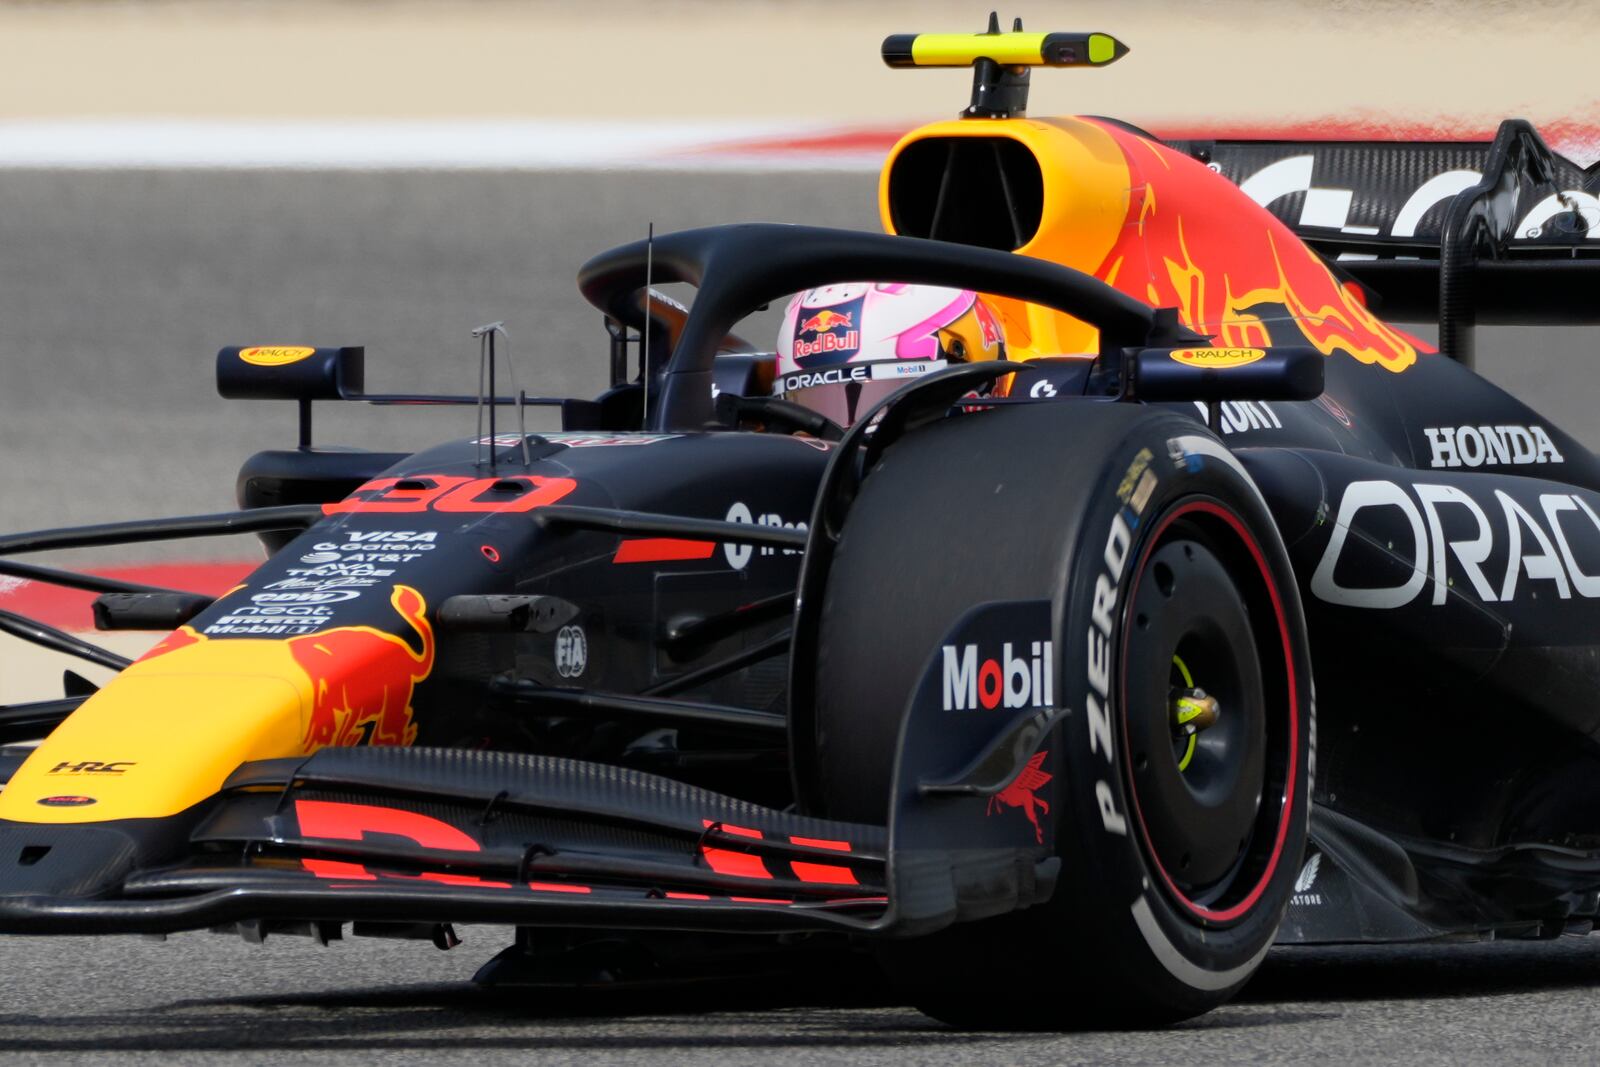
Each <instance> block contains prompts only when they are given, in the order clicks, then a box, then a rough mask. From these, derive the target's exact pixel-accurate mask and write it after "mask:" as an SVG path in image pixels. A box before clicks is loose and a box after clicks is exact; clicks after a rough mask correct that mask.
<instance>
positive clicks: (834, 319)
mask: <svg viewBox="0 0 1600 1067" xmlns="http://www.w3.org/2000/svg"><path fill="white" fill-rule="evenodd" d="M853 318H855V315H854V314H853V313H851V312H845V313H844V314H840V313H839V312H837V311H834V310H833V309H832V308H823V309H822V310H821V311H819V312H817V313H816V314H815V315H812V316H810V317H809V318H807V319H806V320H805V321H804V322H802V323H800V325H799V326H797V327H795V333H828V332H830V331H832V330H836V329H838V328H839V327H841V326H844V327H848V326H849V325H850V320H851V319H853Z"/></svg>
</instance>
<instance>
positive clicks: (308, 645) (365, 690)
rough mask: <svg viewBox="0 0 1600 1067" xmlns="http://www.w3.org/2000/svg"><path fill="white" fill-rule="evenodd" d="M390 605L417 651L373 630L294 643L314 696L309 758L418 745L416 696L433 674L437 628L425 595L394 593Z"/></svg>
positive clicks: (407, 590) (348, 630) (400, 589)
mask: <svg viewBox="0 0 1600 1067" xmlns="http://www.w3.org/2000/svg"><path fill="white" fill-rule="evenodd" d="M389 603H390V604H392V605H393V606H394V609H395V611H397V612H399V613H400V617H401V618H403V619H404V620H405V621H406V622H407V623H408V624H409V625H410V626H411V628H412V629H413V630H414V631H415V632H416V635H417V638H418V640H419V641H420V643H421V650H420V651H415V650H413V649H412V647H411V646H410V645H409V644H408V643H407V642H406V641H405V639H404V638H402V637H400V636H399V635H397V634H391V633H385V632H383V631H382V630H377V629H374V628H373V627H370V626H334V627H331V628H329V629H326V630H322V631H320V632H318V633H314V634H306V635H304V636H302V637H291V638H289V640H288V645H289V648H290V651H291V652H293V654H294V659H295V662H296V663H298V664H299V665H300V666H301V668H302V669H303V670H304V671H305V672H306V674H308V675H310V677H311V685H312V690H313V694H314V696H313V703H312V706H311V719H310V723H309V725H308V726H307V727H306V735H305V739H304V747H305V749H306V751H308V752H310V751H313V750H315V749H319V748H322V747H324V746H328V745H337V746H349V745H369V744H370V745H409V744H411V743H412V742H413V741H415V740H416V738H417V727H416V724H415V723H413V722H412V721H411V693H412V690H413V689H414V688H415V687H416V684H417V683H418V682H421V681H423V680H424V679H426V678H427V677H428V675H429V674H431V673H432V672H433V658H434V637H433V627H432V626H430V625H429V624H428V619H427V604H426V603H425V602H424V601H423V599H422V594H421V593H419V592H417V591H416V590H415V589H413V588H411V587H410V586H408V585H397V586H395V587H394V591H393V592H392V593H391V594H390V596H389Z"/></svg>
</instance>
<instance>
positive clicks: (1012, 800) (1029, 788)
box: [988, 752, 1055, 845]
mask: <svg viewBox="0 0 1600 1067" xmlns="http://www.w3.org/2000/svg"><path fill="white" fill-rule="evenodd" d="M1048 755H1050V753H1048V752H1040V753H1037V754H1035V755H1034V757H1033V758H1032V759H1030V760H1029V761H1028V765H1027V766H1026V767H1024V768H1023V769H1022V773H1021V774H1019V775H1017V778H1016V781H1014V782H1012V783H1011V784H1010V785H1008V786H1006V787H1005V788H1004V789H1002V790H1000V792H998V793H996V794H995V795H994V796H992V797H990V798H989V807H988V814H990V815H995V814H998V813H999V812H1002V811H1004V810H1005V809H1006V808H1021V809H1022V813H1023V814H1024V815H1026V816H1027V817H1028V821H1029V822H1031V823H1033V836H1034V839H1035V840H1037V841H1038V842H1039V844H1041V845H1042V844H1044V827H1043V826H1041V825H1040V824H1039V812H1040V811H1043V812H1044V813H1045V814H1046V815H1048V814H1050V803H1049V801H1046V800H1041V799H1040V798H1039V796H1038V790H1040V789H1043V788H1044V787H1045V786H1046V785H1048V784H1049V782H1050V780H1051V779H1052V778H1054V777H1055V775H1053V774H1046V773H1045V772H1044V771H1043V770H1041V769H1040V768H1042V767H1043V766H1044V760H1045V757H1046V756H1048Z"/></svg>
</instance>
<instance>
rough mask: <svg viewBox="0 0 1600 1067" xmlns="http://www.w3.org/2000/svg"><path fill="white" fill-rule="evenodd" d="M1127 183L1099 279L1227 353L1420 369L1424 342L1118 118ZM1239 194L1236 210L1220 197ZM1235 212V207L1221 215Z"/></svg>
mask: <svg viewBox="0 0 1600 1067" xmlns="http://www.w3.org/2000/svg"><path fill="white" fill-rule="evenodd" d="M1096 125H1098V126H1100V127H1101V128H1102V129H1104V130H1105V131H1106V133H1108V134H1109V135H1110V136H1111V137H1112V138H1113V139H1114V140H1115V141H1116V143H1117V145H1118V147H1119V148H1121V150H1122V153H1123V155H1124V156H1125V157H1126V161H1127V165H1128V172H1129V176H1130V179H1131V182H1132V187H1131V189H1130V190H1129V201H1128V216H1127V219H1126V221H1125V222H1124V225H1123V229H1122V233H1121V236H1120V237H1119V238H1118V240H1117V242H1116V244H1115V246H1114V247H1113V248H1112V249H1111V251H1110V253H1108V254H1107V256H1106V258H1105V260H1104V261H1103V262H1102V264H1101V267H1100V269H1099V271H1098V272H1097V274H1098V275H1099V277H1100V278H1102V279H1103V280H1105V281H1106V282H1109V283H1110V284H1111V285H1114V286H1116V287H1117V288H1118V289H1120V290H1122V291H1123V292H1125V293H1127V294H1128V295H1129V296H1133V297H1136V298H1138V299H1139V300H1143V301H1144V302H1146V303H1148V304H1150V305H1152V306H1155V307H1177V308H1178V311H1179V316H1180V317H1181V318H1182V320H1183V323H1184V325H1185V326H1188V327H1189V328H1190V329H1192V330H1195V331H1196V332H1198V333H1202V334H1205V335H1206V336H1208V337H1210V338H1212V339H1213V340H1214V341H1215V343H1217V344H1218V345H1221V346H1223V347H1225V348H1255V347H1266V346H1270V345H1271V344H1273V343H1274V341H1276V342H1278V343H1283V344H1303V343H1306V342H1309V343H1310V344H1311V345H1313V346H1315V347H1316V348H1317V350H1318V351H1320V352H1322V354H1323V355H1332V354H1333V353H1335V352H1342V353H1345V354H1346V355H1350V356H1353V357H1355V358H1356V359H1358V360H1360V361H1361V362H1363V363H1375V364H1377V365H1378V366H1380V367H1383V368H1384V369H1385V370H1390V371H1403V370H1405V369H1406V368H1407V367H1409V366H1411V365H1412V364H1413V363H1415V362H1416V359H1417V349H1418V346H1419V345H1420V344H1421V342H1419V341H1417V340H1416V339H1415V338H1412V337H1410V336H1408V335H1407V334H1405V333H1404V332H1402V331H1400V330H1397V329H1395V328H1394V327H1392V326H1389V325H1388V324H1387V323H1384V322H1382V321H1381V320H1379V319H1378V318H1377V317H1376V316H1375V315H1373V314H1372V312H1371V311H1369V310H1368V309H1367V306H1366V302H1365V299H1364V297H1363V295H1362V293H1361V290H1360V289H1359V288H1358V287H1356V286H1355V285H1345V284H1341V283H1340V282H1339V280H1338V279H1337V278H1335V277H1334V276H1333V272H1332V271H1330V270H1329V269H1328V268H1327V266H1326V265H1325V264H1324V263H1323V262H1322V260H1321V259H1319V258H1318V257H1317V255H1316V253H1314V252H1312V251H1311V250H1310V249H1308V248H1306V247H1305V246H1304V245H1303V244H1301V243H1300V241H1299V240H1298V239H1297V238H1296V237H1295V236H1294V235H1293V234H1292V233H1291V232H1290V231H1289V229H1288V227H1286V226H1284V224H1283V223H1281V222H1279V221H1278V220H1277V219H1276V218H1274V217H1272V216H1271V215H1270V214H1269V213H1268V212H1266V211H1265V210H1264V209H1261V208H1259V207H1258V206H1257V205H1256V204H1255V202H1254V201H1252V200H1250V198H1249V197H1248V196H1246V195H1245V193H1244V192H1242V191H1241V190H1239V189H1237V188H1234V187H1233V186H1231V185H1229V184H1227V183H1224V182H1218V181H1216V180H1215V179H1214V178H1212V176H1211V175H1210V174H1208V173H1206V170H1205V167H1204V166H1203V164H1201V163H1198V162H1196V161H1195V160H1192V159H1189V158H1188V157H1187V156H1183V155H1180V154H1179V153H1177V152H1174V151H1172V150H1171V149H1169V148H1166V147H1165V146H1163V145H1157V144H1153V143H1151V142H1150V141H1147V140H1145V139H1144V138H1142V137H1139V136H1137V135H1136V134H1133V133H1130V132H1128V131H1126V130H1123V129H1121V128H1120V127H1117V126H1115V125H1113V124H1111V123H1096ZM1227 197H1237V198H1238V201H1239V203H1238V204H1236V205H1226V204H1225V205H1219V204H1218V203H1217V201H1218V200H1219V198H1227ZM1227 207H1233V208H1236V210H1223V209H1221V208H1227Z"/></svg>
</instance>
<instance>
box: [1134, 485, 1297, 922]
mask: <svg viewBox="0 0 1600 1067" xmlns="http://www.w3.org/2000/svg"><path fill="white" fill-rule="evenodd" d="M1196 511H1200V512H1204V513H1206V514H1208V515H1211V516H1213V517H1215V518H1219V519H1221V520H1222V521H1223V522H1225V523H1227V525H1228V526H1229V527H1230V528H1231V529H1232V530H1233V532H1234V533H1235V534H1236V535H1237V536H1238V538H1239V540H1240V541H1242V542H1243V543H1244V545H1245V547H1246V548H1247V549H1249V550H1250V556H1251V558H1252V559H1254V560H1255V563H1256V567H1257V568H1258V569H1259V570H1260V572H1261V580H1262V581H1263V582H1264V583H1266V587H1267V594H1268V596H1269V597H1270V599H1271V601H1272V611H1273V615H1274V617H1275V618H1276V619H1277V622H1278V633H1279V635H1280V637H1281V638H1282V643H1283V667H1284V674H1285V676H1286V678H1287V680H1288V697H1289V768H1288V772H1287V773H1286V775H1285V777H1284V789H1283V801H1282V804H1281V805H1280V808H1279V814H1278V830H1277V834H1276V836H1275V838H1274V839H1273V842H1272V854H1271V856H1270V857H1268V860H1267V866H1266V869H1265V870H1264V871H1262V873H1261V877H1260V879H1259V880H1258V881H1257V882H1256V884H1255V885H1254V886H1253V887H1252V888H1251V890H1250V892H1249V893H1248V894H1246V895H1245V897H1244V899H1243V900H1241V901H1239V903H1237V904H1235V905H1233V906H1232V907H1229V908H1223V909H1213V908H1208V907H1205V906H1204V905H1201V904H1196V903H1195V902H1194V901H1192V900H1190V899H1189V897H1188V896H1186V895H1185V894H1184V893H1183V891H1182V890H1180V889H1179V888H1178V886H1177V883H1175V882H1174V881H1173V880H1172V876H1171V875H1169V874H1168V873H1167V869H1166V868H1165V867H1163V866H1162V865H1161V860H1160V858H1159V857H1158V856H1157V855H1156V854H1155V848H1154V846H1151V845H1150V830H1149V828H1148V827H1147V826H1146V825H1145V821H1144V813H1143V812H1142V811H1141V810H1140V809H1139V791H1138V790H1137V789H1136V788H1134V787H1133V777H1132V775H1131V774H1130V775H1129V777H1128V795H1129V796H1131V797H1132V798H1133V813H1134V816H1135V817H1136V818H1137V819H1138V820H1139V831H1140V833H1141V834H1142V835H1143V836H1144V840H1145V844H1146V845H1147V846H1149V847H1148V849H1147V851H1148V854H1149V856H1150V860H1151V863H1152V865H1153V866H1154V867H1155V869H1156V872H1157V873H1158V874H1159V875H1160V876H1161V880H1162V882H1163V883H1164V884H1165V885H1166V887H1167V890H1168V892H1169V893H1171V894H1172V896H1173V897H1174V898H1175V899H1176V900H1178V901H1179V902H1180V903H1182V904H1183V905H1184V907H1185V908H1187V909H1188V910H1189V911H1190V912H1192V913H1193V914H1195V915H1197V916H1199V917H1200V918H1202V919H1204V920H1206V921H1208V922H1214V923H1226V922H1232V921H1233V920H1235V919H1237V918H1239V917H1240V916H1242V915H1244V914H1245V913H1246V912H1248V911H1249V910H1250V909H1251V908H1252V907H1254V906H1255V904H1256V902H1257V901H1258V900H1260V899H1261V895H1262V894H1263V893H1265V892H1266V890H1267V886H1268V885H1270V884H1271V883H1272V878H1273V875H1275V874H1276V873H1277V870H1278V864H1279V863H1280V862H1281V861H1282V859H1283V850H1284V845H1285V844H1286V843H1287V841H1288V837H1289V824H1290V823H1291V822H1293V821H1294V798H1295V793H1296V786H1297V782H1298V778H1299V771H1300V767H1299V761H1300V699H1299V688H1298V686H1299V680H1298V678H1297V677H1296V675H1295V663H1294V648H1293V644H1292V642H1291V641H1290V639H1289V623H1288V619H1287V617H1286V616H1285V614H1284V610H1283V599H1282V597H1280V596H1279V594H1278V583H1277V582H1276V581H1274V580H1273V577H1272V572H1271V571H1270V570H1269V569H1268V567H1267V560H1266V556H1265V555H1264V554H1263V553H1262V551H1261V546H1260V545H1258V544H1257V543H1256V539H1255V537H1254V536H1252V535H1251V533H1250V531H1249V530H1248V529H1246V528H1245V525H1244V523H1243V522H1241V521H1240V520H1239V518H1238V516H1236V515H1235V514H1234V513H1233V512H1232V511H1230V510H1229V509H1227V508H1225V507H1222V506H1221V505H1218V504H1213V503H1210V502H1209V501H1203V500H1196V501H1192V502H1190V503H1188V504H1184V505H1182V506H1180V507H1178V508H1176V509H1174V510H1173V511H1172V512H1171V513H1169V514H1168V515H1167V516H1166V518H1164V519H1163V520H1162V522H1161V525H1160V526H1158V527H1156V529H1155V532H1154V533H1152V534H1151V536H1150V540H1149V541H1148V542H1147V544H1146V548H1145V550H1144V552H1143V553H1142V554H1141V555H1140V557H1139V564H1138V567H1137V568H1136V569H1135V571H1134V579H1133V584H1132V586H1130V587H1129V589H1128V600H1127V603H1130V604H1131V603H1132V602H1133V599H1134V595H1135V593H1137V591H1138V587H1139V579H1140V577H1142V576H1143V568H1144V565H1145V562H1146V561H1147V560H1148V559H1149V558H1150V553H1151V552H1153V551H1154V550H1155V546H1156V545H1157V544H1158V543H1159V542H1160V540H1161V535H1162V533H1164V532H1165V531H1166V529H1167V527H1169V526H1171V525H1172V523H1173V522H1174V521H1176V520H1177V519H1179V518H1181V517H1182V516H1184V515H1187V514H1190V513H1192V512H1196ZM1126 634H1127V631H1126V630H1124V635H1125V636H1124V638H1123V650H1124V661H1125V660H1126V649H1127V640H1128V638H1127V636H1126ZM1122 688H1123V692H1122V693H1121V694H1120V695H1121V696H1122V698H1123V701H1122V703H1123V715H1122V745H1123V751H1124V753H1126V752H1127V748H1128V714H1127V711H1128V709H1127V698H1126V690H1127V686H1126V684H1124V685H1123V687H1122Z"/></svg>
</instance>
